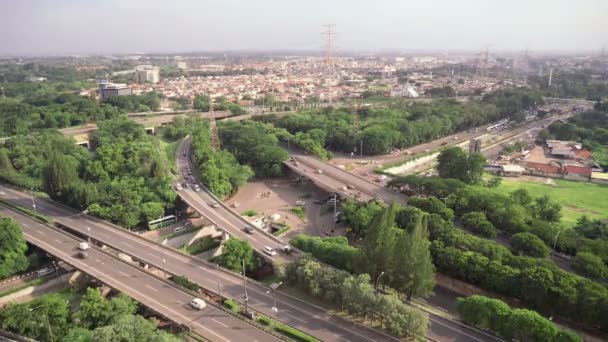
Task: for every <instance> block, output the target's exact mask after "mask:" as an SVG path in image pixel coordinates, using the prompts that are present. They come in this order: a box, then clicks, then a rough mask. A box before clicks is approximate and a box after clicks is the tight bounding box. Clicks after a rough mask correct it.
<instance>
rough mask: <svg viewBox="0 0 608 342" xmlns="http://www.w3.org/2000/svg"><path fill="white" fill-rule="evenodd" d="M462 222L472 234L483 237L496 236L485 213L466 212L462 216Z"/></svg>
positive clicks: (494, 229)
mask: <svg viewBox="0 0 608 342" xmlns="http://www.w3.org/2000/svg"><path fill="white" fill-rule="evenodd" d="M462 224H463V225H464V227H465V228H466V229H468V230H470V231H472V232H473V233H474V234H477V235H479V236H482V237H485V238H494V237H496V228H494V225H493V224H492V223H491V222H490V221H488V219H487V218H486V215H485V214H484V213H482V212H479V211H473V212H470V213H466V214H464V215H463V216H462Z"/></svg>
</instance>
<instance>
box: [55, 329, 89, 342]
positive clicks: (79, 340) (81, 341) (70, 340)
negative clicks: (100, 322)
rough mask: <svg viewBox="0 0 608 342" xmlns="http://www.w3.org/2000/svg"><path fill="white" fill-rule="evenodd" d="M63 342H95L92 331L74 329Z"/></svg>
mask: <svg viewBox="0 0 608 342" xmlns="http://www.w3.org/2000/svg"><path fill="white" fill-rule="evenodd" d="M61 341H62V342H93V332H92V331H91V330H88V329H85V328H82V327H74V328H71V329H70V330H69V331H68V333H67V335H65V336H64V337H63V339H62V340H61Z"/></svg>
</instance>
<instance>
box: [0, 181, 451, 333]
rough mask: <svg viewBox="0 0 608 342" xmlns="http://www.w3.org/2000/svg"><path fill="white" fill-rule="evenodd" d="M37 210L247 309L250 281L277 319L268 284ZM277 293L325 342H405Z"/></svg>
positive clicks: (80, 219) (42, 205) (110, 228)
mask: <svg viewBox="0 0 608 342" xmlns="http://www.w3.org/2000/svg"><path fill="white" fill-rule="evenodd" d="M0 198H2V199H4V200H6V201H9V202H11V203H13V204H16V205H20V206H23V207H30V206H31V205H32V198H31V196H30V195H29V194H27V193H23V192H21V191H18V190H15V189H14V188H12V187H8V186H2V185H0ZM36 209H37V211H38V213H40V214H43V215H46V216H48V217H50V218H52V219H53V220H54V221H55V223H56V224H60V225H61V226H64V227H66V228H67V229H69V230H71V231H74V232H77V233H78V234H80V235H82V236H87V234H89V233H90V236H91V238H92V239H93V240H95V241H99V242H101V243H103V244H104V245H107V246H110V247H112V248H113V249H116V250H118V251H121V252H123V253H126V254H129V255H131V256H133V257H135V258H137V259H138V260H140V261H141V262H144V263H146V264H148V265H151V266H154V267H156V268H158V269H164V270H166V271H167V272H168V273H171V274H173V275H181V276H185V277H187V278H188V279H190V280H191V281H193V282H195V283H197V284H198V285H199V286H201V287H202V288H204V289H206V290H208V291H210V292H214V291H215V290H216V289H218V286H219V287H220V288H221V292H222V294H223V295H224V297H226V298H232V299H233V300H235V301H236V302H239V303H241V305H244V298H243V294H244V287H243V281H246V284H247V295H248V296H247V298H248V300H247V303H248V306H249V308H250V309H253V310H255V311H257V312H259V313H262V314H264V315H267V316H269V317H274V316H275V313H274V312H273V310H272V307H273V305H274V301H273V300H274V298H273V296H272V295H271V294H269V293H267V292H269V290H270V288H269V287H268V286H266V285H263V284H261V283H257V282H255V281H252V280H249V279H245V280H244V279H243V278H242V276H241V275H239V274H235V273H232V272H230V271H227V270H224V269H221V268H220V267H218V266H217V265H212V264H210V263H208V262H206V261H204V260H202V259H199V258H195V257H191V256H187V255H184V254H182V253H180V252H179V251H177V250H175V249H172V248H169V247H166V246H163V245H160V244H157V243H155V242H152V241H150V240H146V239H144V238H141V237H139V236H137V235H136V234H133V233H131V232H129V231H126V230H124V229H122V228H120V227H117V226H114V225H112V224H109V223H107V222H105V221H103V220H100V219H98V218H95V217H92V216H89V215H84V214H81V213H79V212H78V211H76V210H74V209H71V208H68V207H66V206H63V205H61V204H58V203H56V202H53V201H50V200H47V199H37V200H36ZM70 248H72V247H70ZM275 293H276V305H277V308H278V313H277V314H276V319H277V320H278V321H280V322H282V323H284V324H286V325H289V326H292V327H294V328H297V329H299V330H302V331H304V332H305V333H307V334H310V335H312V336H314V337H316V338H318V339H320V340H322V341H328V342H331V341H336V342H337V341H340V342H342V341H353V342H354V341H365V342H374V341H380V342H381V341H390V342H397V341H400V339H398V338H396V337H393V336H391V335H388V334H386V333H384V332H382V331H379V330H376V329H373V328H368V327H365V326H362V325H359V324H357V323H354V322H352V321H349V320H346V319H344V318H342V317H339V316H336V315H333V314H330V313H329V312H328V311H327V310H325V309H323V308H321V307H318V306H316V305H314V304H311V303H310V302H306V301H302V300H300V299H297V298H295V297H292V296H291V295H289V294H286V293H283V292H282V291H280V290H278V291H276V292H275ZM157 296H160V294H157ZM437 329H439V330H438V331H439V332H440V333H441V334H443V335H445V336H453V335H454V333H453V331H452V330H451V329H448V328H445V327H438V328H437ZM250 340H251V338H247V339H244V341H250ZM234 341H243V340H242V339H241V340H234Z"/></svg>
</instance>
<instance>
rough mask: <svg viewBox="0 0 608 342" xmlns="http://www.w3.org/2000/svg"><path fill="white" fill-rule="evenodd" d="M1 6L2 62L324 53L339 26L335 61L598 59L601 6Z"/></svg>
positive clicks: (65, 2)
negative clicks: (393, 55)
mask: <svg viewBox="0 0 608 342" xmlns="http://www.w3.org/2000/svg"><path fill="white" fill-rule="evenodd" d="M0 2H4V4H3V5H2V7H3V8H5V9H6V10H5V11H3V12H2V14H0V22H1V24H0V33H1V34H2V36H3V37H4V40H5V44H2V46H0V55H9V56H10V55H74V54H76V55H90V54H133V53H187V52H220V51H271V52H272V51H306V52H315V51H321V50H322V49H323V42H322V37H321V30H322V25H323V24H327V23H333V24H335V25H336V32H337V37H336V50H337V51H338V52H339V53H342V54H344V53H347V52H355V51H365V52H371V53H382V52H386V51H391V52H393V51H394V52H398V53H407V52H416V51H448V52H449V51H479V50H481V49H482V48H483V47H484V46H490V48H491V49H492V50H496V51H514V52H515V51H522V50H531V51H560V52H583V51H584V52H599V51H600V50H601V49H602V46H605V45H606V44H607V42H608V26H607V25H603V24H602V19H603V18H602V14H605V13H608V4H607V3H605V2H601V1H599V0H582V1H579V2H578V3H577V5H576V6H572V5H570V4H571V3H570V2H566V1H565V0H559V1H548V0H540V1H535V2H534V3H533V4H527V3H526V2H524V1H521V0H515V1H511V2H508V3H506V2H498V1H481V0H468V1H461V2H458V3H453V2H450V1H445V0H435V1H428V2H425V3H414V2H404V1H394V0H384V1H376V2H374V3H373V4H372V3H371V2H369V3H367V2H366V3H363V4H361V3H358V4H352V3H350V4H349V3H348V2H344V1H336V2H332V3H330V4H324V3H322V2H321V1H317V0H313V1H309V2H306V3H293V4H292V3H290V4H284V3H281V2H278V1H275V0H267V1H261V2H255V3H250V2H243V1H236V0H232V1H222V2H219V1H207V2H201V1H191V0H176V1H172V2H171V3H167V2H165V1H140V0H131V1H104V2H94V1H80V2H78V1H73V0H60V1H55V2H52V3H49V2H45V1H41V0H25V1H20V2H9V1H7V0H0Z"/></svg>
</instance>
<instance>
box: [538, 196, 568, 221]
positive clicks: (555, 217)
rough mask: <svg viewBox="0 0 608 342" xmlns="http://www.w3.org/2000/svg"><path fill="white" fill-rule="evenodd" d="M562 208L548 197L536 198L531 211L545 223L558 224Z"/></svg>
mask: <svg viewBox="0 0 608 342" xmlns="http://www.w3.org/2000/svg"><path fill="white" fill-rule="evenodd" d="M561 210H562V207H561V206H560V204H559V203H557V202H556V201H553V200H551V198H549V196H548V195H544V196H542V197H538V198H536V200H534V206H533V211H534V214H535V216H536V217H537V218H538V219H540V220H543V221H547V222H559V219H560V218H561V216H562V214H561Z"/></svg>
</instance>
